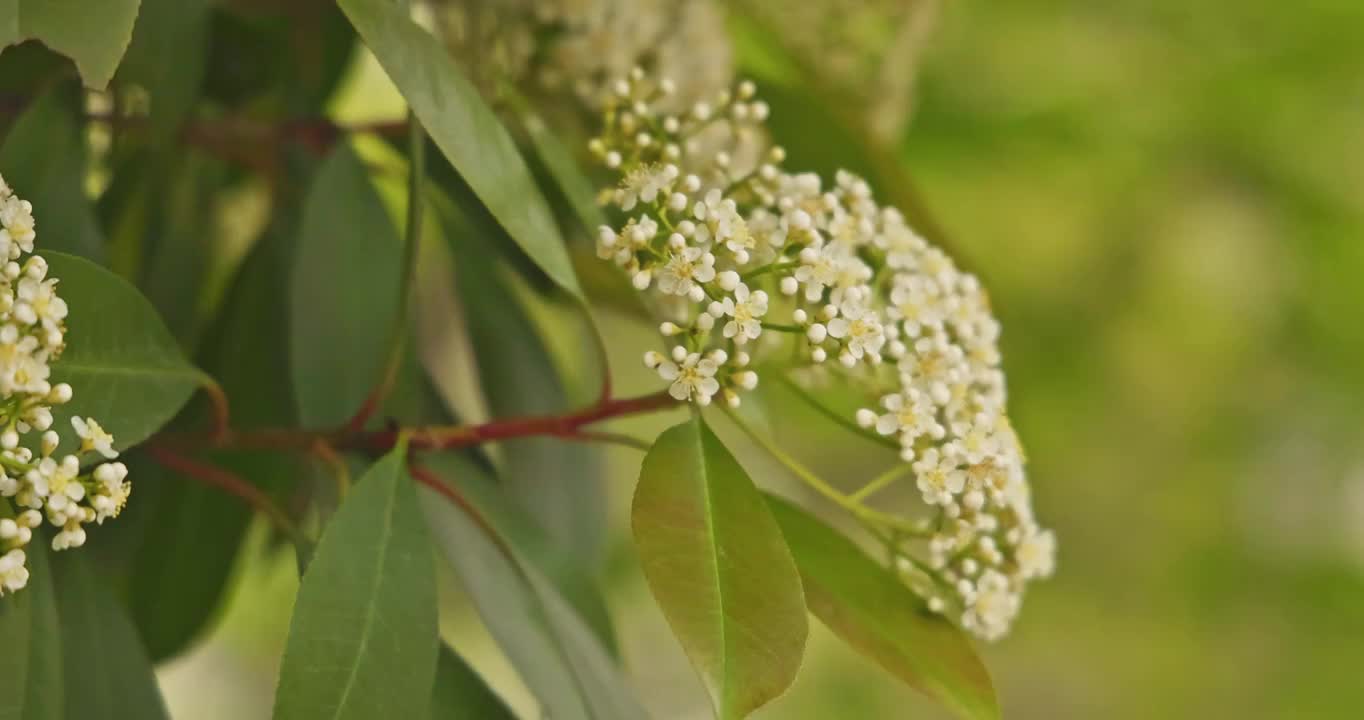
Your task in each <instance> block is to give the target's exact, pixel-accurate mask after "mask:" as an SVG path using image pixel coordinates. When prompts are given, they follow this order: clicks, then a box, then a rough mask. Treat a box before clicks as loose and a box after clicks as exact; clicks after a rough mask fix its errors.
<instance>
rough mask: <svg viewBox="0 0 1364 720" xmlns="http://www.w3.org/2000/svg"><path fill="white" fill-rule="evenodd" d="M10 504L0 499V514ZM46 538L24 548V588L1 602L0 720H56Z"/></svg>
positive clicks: (57, 675) (56, 641) (57, 639)
mask: <svg viewBox="0 0 1364 720" xmlns="http://www.w3.org/2000/svg"><path fill="white" fill-rule="evenodd" d="M8 507H9V505H8V502H7V501H3V500H0V516H3V515H4V514H6V513H5V511H6V510H7V509H8ZM46 542H47V541H46V540H45V539H44V537H43V536H42V535H41V534H40V535H38V536H37V537H35V538H34V542H32V543H30V544H29V546H28V547H26V548H24V553H25V554H26V555H27V556H28V573H29V574H28V586H27V587H25V588H24V589H23V590H21V591H19V592H16V593H12V594H10V595H6V596H5V597H3V598H0V638H4V645H5V651H4V652H0V678H4V679H5V680H4V691H3V692H0V720H61V718H62V717H63V715H62V712H63V704H62V649H61V642H62V638H61V630H60V628H59V626H58V621H57V605H56V600H55V599H54V597H53V592H52V574H51V571H50V569H49V568H48V559H47V548H46V547H45V545H46Z"/></svg>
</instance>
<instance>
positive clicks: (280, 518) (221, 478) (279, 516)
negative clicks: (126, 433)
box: [147, 445, 298, 535]
mask: <svg viewBox="0 0 1364 720" xmlns="http://www.w3.org/2000/svg"><path fill="white" fill-rule="evenodd" d="M147 453H148V454H150V455H151V456H152V459H153V460H155V461H156V462H157V463H159V464H160V465H161V466H163V467H165V468H166V469H168V470H174V471H175V472H178V473H180V474H182V475H185V476H187V477H190V478H193V479H195V480H198V481H199V482H201V483H203V484H205V485H208V486H209V487H214V488H218V489H219V490H223V491H224V492H227V493H228V494H231V495H235V496H237V497H239V498H241V499H242V500H243V501H245V502H246V504H248V505H250V506H251V507H252V508H254V509H255V510H256V511H257V512H260V513H262V514H264V515H265V516H266V517H268V518H270V520H271V521H272V522H274V523H275V525H277V526H278V527H279V528H280V529H281V530H284V531H285V532H288V533H289V534H291V535H294V534H297V532H298V530H297V528H296V527H294V523H293V521H292V520H290V519H289V516H288V515H286V514H285V513H284V511H283V510H281V509H280V508H279V506H277V505H275V503H274V502H273V501H272V500H271V499H270V497H269V496H267V495H266V494H265V493H264V492H262V491H261V489H260V488H258V487H256V486H255V485H252V484H251V483H249V482H247V481H245V480H243V479H242V478H240V477H237V476H236V475H235V474H233V473H230V472H228V471H226V470H224V469H222V468H220V467H215V466H213V465H205V464H203V463H201V462H199V461H197V460H193V459H191V458H188V457H185V456H184V455H181V454H179V453H177V452H175V451H174V450H169V449H167V448H164V447H158V446H156V445H149V446H148V447H147Z"/></svg>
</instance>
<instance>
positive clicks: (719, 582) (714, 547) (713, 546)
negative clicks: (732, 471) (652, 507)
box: [693, 421, 730, 720]
mask: <svg viewBox="0 0 1364 720" xmlns="http://www.w3.org/2000/svg"><path fill="white" fill-rule="evenodd" d="M693 426H694V427H695V428H696V454H697V459H698V460H700V468H701V501H702V502H703V503H704V504H705V508H706V513H705V519H706V537H707V539H708V540H709V549H710V559H711V567H712V568H713V570H714V575H715V602H716V604H717V605H718V606H719V610H720V616H719V620H718V621H717V623H716V625H717V626H718V628H717V632H718V633H719V635H720V637H719V640H720V702H719V705H720V707H718V708H716V709H717V711H718V714H719V715H720V718H721V720H728V718H729V717H730V713H729V712H728V711H729V709H730V708H729V640H728V638H727V637H726V632H725V624H726V621H727V619H728V617H729V614H728V613H726V612H725V590H724V579H723V577H722V576H721V573H720V550H719V547H718V543H717V542H716V536H715V519H714V515H715V505H714V503H713V501H712V495H711V491H710V465H709V463H707V462H706V437H705V432H704V430H705V429H704V428H703V427H702V426H701V423H700V421H694V425H693Z"/></svg>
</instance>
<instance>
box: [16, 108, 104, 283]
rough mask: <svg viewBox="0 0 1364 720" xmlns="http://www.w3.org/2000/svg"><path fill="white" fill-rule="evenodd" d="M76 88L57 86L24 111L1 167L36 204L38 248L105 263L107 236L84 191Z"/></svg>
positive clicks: (83, 146) (19, 191)
mask: <svg viewBox="0 0 1364 720" xmlns="http://www.w3.org/2000/svg"><path fill="white" fill-rule="evenodd" d="M74 90H75V88H74V87H64V86H60V85H59V86H56V87H54V88H52V89H51V90H49V91H47V92H45V93H43V94H42V95H39V96H38V97H37V98H36V99H35V100H34V101H33V103H32V104H31V105H29V107H28V108H27V109H25V110H24V113H23V115H20V116H19V119H18V120H17V121H15V123H14V125H13V126H12V127H11V128H10V131H9V134H7V135H6V136H5V144H4V147H2V148H0V172H3V173H4V177H5V181H6V182H7V183H9V185H10V187H12V188H14V192H15V193H16V194H17V195H18V196H19V197H21V198H23V199H25V200H27V201H29V202H30V203H32V204H33V219H34V229H35V230H36V231H37V233H38V237H37V241H36V242H37V246H38V248H40V249H46V250H59V251H62V252H69V253H74V254H76V255H80V256H82V257H87V258H90V259H91V260H95V261H96V262H102V261H103V260H104V256H105V251H104V235H103V233H101V232H100V229H99V223H98V221H97V220H96V218H95V212H94V208H93V206H92V205H91V203H90V198H89V197H87V196H86V194H85V175H86V172H87V170H88V168H87V162H86V160H87V158H86V143H85V136H84V133H83V128H82V126H81V124H80V122H79V121H78V120H77V118H78V117H79V113H80V107H79V104H78V98H77V93H75V92H72V91H74Z"/></svg>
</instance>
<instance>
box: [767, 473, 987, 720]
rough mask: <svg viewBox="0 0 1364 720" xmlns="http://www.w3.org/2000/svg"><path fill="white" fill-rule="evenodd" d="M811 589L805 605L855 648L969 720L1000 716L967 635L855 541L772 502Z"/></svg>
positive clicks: (794, 509)
mask: <svg viewBox="0 0 1364 720" xmlns="http://www.w3.org/2000/svg"><path fill="white" fill-rule="evenodd" d="M768 504H769V505H770V506H771V508H772V513H773V514H774V515H775V516H776V518H777V522H778V523H780V524H781V529H782V532H783V533H784V534H785V535H786V542H787V543H788V544H789V545H790V547H791V553H792V554H793V555H794V556H795V558H796V565H797V566H798V567H799V568H800V576H801V579H802V580H803V581H804V585H805V601H806V603H807V604H808V605H809V607H810V612H812V613H814V615H815V617H818V618H819V619H820V620H821V621H823V622H824V624H825V625H827V626H829V629H830V630H833V631H834V634H836V635H838V636H839V637H840V638H842V639H843V640H844V642H847V643H848V644H849V645H850V646H852V647H853V649H855V650H857V651H858V652H860V653H862V654H863V655H865V656H866V657H867V658H869V659H871V660H872V661H873V662H875V663H876V664H877V665H880V666H881V667H883V668H885V669H886V670H887V671H889V672H890V673H891V674H892V675H894V676H895V677H897V678H899V679H900V680H902V681H904V682H905V683H906V684H908V685H910V686H911V687H914V688H916V689H918V690H920V691H922V692H924V693H927V694H928V695H930V696H932V697H933V698H935V699H937V700H938V701H939V702H941V703H942V704H943V705H945V706H947V707H948V708H950V709H951V710H952V711H953V712H954V713H956V714H957V715H958V716H960V717H962V718H967V719H968V720H983V719H987V718H998V717H999V716H1000V712H999V701H998V700H997V699H996V698H995V691H994V687H993V686H992V685H991V683H990V676H989V673H987V672H986V670H985V666H984V665H983V664H982V663H981V661H980V658H979V657H977V656H976V653H975V651H974V650H973V649H972V648H971V644H970V642H968V641H967V639H966V636H965V635H963V634H962V632H961V630H959V629H957V628H956V627H954V626H953V625H952V624H951V623H949V622H947V621H946V620H944V619H943V618H942V616H941V615H936V614H934V613H931V612H929V611H928V608H927V607H926V606H925V604H924V601H923V600H922V599H921V598H920V597H919V596H918V595H916V594H915V593H914V592H913V591H912V590H910V589H909V588H908V587H906V586H905V585H904V583H903V582H901V581H900V580H899V579H898V578H897V577H896V576H895V575H894V574H893V573H892V572H891V571H890V570H888V569H886V568H885V567H884V566H882V565H880V564H878V563H876V562H875V561H873V560H872V559H871V558H869V557H867V555H866V554H865V553H863V552H862V551H861V549H859V548H858V547H857V546H856V545H855V544H854V543H853V542H852V541H851V540H849V539H848V538H847V537H845V536H843V535H842V534H841V533H839V532H837V531H835V530H834V529H832V528H830V527H829V526H827V525H825V524H824V523H822V522H820V521H819V520H817V519H815V518H814V517H812V516H810V515H809V514H808V513H806V512H805V511H804V510H801V509H800V508H798V507H796V506H795V505H792V504H791V503H789V502H786V501H784V500H780V499H777V498H771V497H769V498H768Z"/></svg>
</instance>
